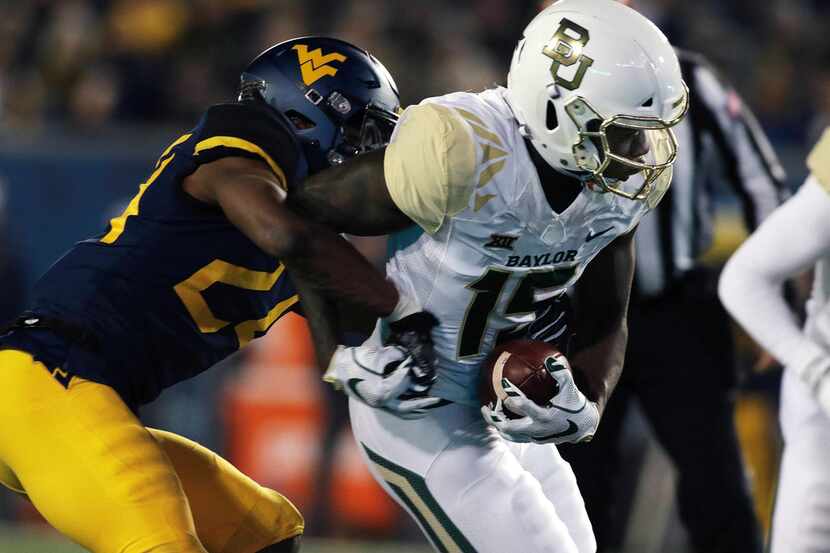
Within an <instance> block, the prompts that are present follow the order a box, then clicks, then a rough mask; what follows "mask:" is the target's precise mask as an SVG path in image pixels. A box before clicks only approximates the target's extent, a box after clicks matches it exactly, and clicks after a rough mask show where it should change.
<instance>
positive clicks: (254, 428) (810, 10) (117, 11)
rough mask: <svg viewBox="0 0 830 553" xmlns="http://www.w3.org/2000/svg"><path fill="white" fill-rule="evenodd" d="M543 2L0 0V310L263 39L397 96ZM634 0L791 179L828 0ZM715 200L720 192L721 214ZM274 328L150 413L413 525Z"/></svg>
mask: <svg viewBox="0 0 830 553" xmlns="http://www.w3.org/2000/svg"><path fill="white" fill-rule="evenodd" d="M542 4H543V2H539V1H538V0H453V1H450V0H417V1H401V0H337V1H335V0H303V1H291V0H119V1H106V0H0V37H2V38H1V39H0V212H2V215H0V225H2V232H0V286H2V290H3V293H2V296H0V318H2V319H4V320H5V319H8V318H11V317H13V316H14V315H15V314H16V313H17V312H18V311H19V310H20V309H21V308H22V307H23V306H24V305H25V301H26V296H27V291H28V290H29V289H30V288H31V285H32V283H33V282H34V280H35V279H36V278H37V276H38V275H39V274H41V273H42V272H43V271H44V270H45V269H46V268H47V267H48V265H49V263H50V262H51V261H53V260H54V259H55V258H56V257H57V256H58V255H59V254H60V252H61V251H64V250H65V249H67V248H68V247H69V246H70V245H71V244H72V243H73V242H74V241H76V240H79V239H83V238H86V237H87V236H90V235H92V234H94V233H97V232H99V231H100V230H101V229H103V228H104V225H105V224H106V221H107V220H108V219H109V218H110V217H111V216H112V215H113V214H115V213H118V212H119V211H120V210H121V208H122V207H123V205H124V203H125V202H126V201H127V200H128V199H129V197H130V196H131V195H132V194H133V193H134V191H135V190H136V188H137V186H138V183H139V182H141V180H142V179H143V178H144V176H145V174H146V171H147V169H148V168H149V167H150V164H151V163H152V161H153V160H154V159H155V157H156V155H157V152H159V151H161V150H162V149H163V148H164V146H165V145H166V143H167V142H168V141H169V139H170V138H171V137H173V136H177V135H178V134H180V133H179V131H180V130H181V129H182V128H188V127H190V126H192V125H193V124H194V123H195V122H196V120H197V119H198V117H199V115H200V114H201V112H202V111H203V110H204V109H205V108H206V107H207V106H208V105H210V104H212V103H217V102H221V101H225V100H228V99H231V98H233V97H234V94H235V90H236V86H237V82H238V77H239V73H240V71H241V70H242V69H243V68H244V67H245V65H246V64H247V62H248V61H249V60H250V59H252V58H253V57H254V56H255V55H256V54H258V53H259V52H260V51H262V50H263V49H265V48H266V47H268V46H269V45H271V44H274V43H276V42H279V41H282V40H285V39H288V38H291V37H294V36H298V35H306V34H329V35H334V36H337V37H340V38H343V39H345V40H349V41H351V42H354V43H356V44H358V45H360V46H362V47H365V48H366V49H368V50H369V51H371V52H372V53H373V54H375V55H376V56H377V57H378V58H379V59H380V60H381V61H383V62H384V64H385V65H386V66H387V67H388V68H389V69H390V71H391V72H392V74H393V75H394V76H395V79H396V80H397V83H398V85H399V87H400V91H401V96H402V100H403V104H404V105H406V104H410V103H414V102H417V101H419V100H420V99H422V98H424V97H427V96H431V95H437V94H442V93H445V92H448V91H452V90H478V89H482V88H485V87H488V86H493V85H495V84H503V83H504V82H505V78H506V72H507V68H508V65H509V61H510V55H511V52H512V49H513V47H514V45H515V43H516V41H517V39H518V38H519V36H520V33H521V30H522V28H523V27H524V25H525V24H526V23H527V22H528V21H529V20H530V19H531V18H532V17H533V15H534V14H535V13H536V12H537V11H538V10H539V8H540V7H541V5H542ZM635 7H636V8H638V9H640V10H641V11H642V12H644V13H645V14H646V15H647V16H649V17H650V18H651V19H652V20H654V21H655V22H656V23H657V24H658V26H660V27H661V28H662V29H663V30H664V32H666V34H667V35H668V36H669V38H670V39H671V40H672V41H673V42H674V43H675V44H676V45H677V46H679V47H684V48H688V49H691V50H694V51H697V52H700V53H703V54H705V55H706V56H707V57H708V58H709V60H710V61H712V62H713V64H714V65H715V66H716V67H717V68H718V69H719V70H720V72H721V73H722V75H724V76H725V78H726V79H727V80H728V81H729V82H731V83H732V84H733V85H734V86H735V88H736V89H737V91H738V92H739V93H740V94H741V95H742V96H743V98H744V99H745V100H746V102H747V103H748V104H749V105H750V107H751V108H752V109H753V110H754V111H755V113H756V115H757V116H758V118H759V120H760V122H761V124H762V125H763V127H764V129H765V130H766V131H767V133H768V135H769V137H770V139H771V141H772V143H773V145H774V147H775V148H776V150H777V152H778V153H779V155H780V156H781V158H782V161H783V162H784V165H785V166H786V169H787V170H788V178H789V182H790V184H791V185H792V186H793V187H794V186H797V184H798V183H799V182H800V180H801V178H802V177H803V176H804V174H805V173H806V169H805V167H804V163H803V159H804V156H805V155H806V153H807V151H808V149H809V147H810V145H811V144H812V143H813V142H814V141H815V140H816V138H817V136H818V134H819V133H820V131H821V130H822V129H823V128H824V127H825V126H826V125H828V124H830V41H828V40H826V37H825V34H826V29H828V28H830V3H828V2H826V1H824V0H770V1H768V2H755V1H751V0H731V1H728V2H724V1H722V0H697V1H695V2H688V1H684V0H638V1H637V2H635ZM729 205H730V204H729V201H728V200H727V199H724V202H723V207H724V212H725V213H728V212H729ZM727 226H728V225H727ZM727 242H728V240H727ZM733 242H734V240H733ZM373 247H374V249H372V248H373ZM367 248H370V249H369V250H367V251H373V252H375V253H376V252H377V251H379V250H378V247H377V244H367ZM722 258H723V253H721V254H720V256H717V255H716V256H713V257H712V260H713V262H715V263H717V262H719V261H722ZM282 327H283V328H276V329H275V331H274V332H272V335H271V336H269V337H268V338H266V339H265V340H263V341H262V342H263V345H260V346H259V347H257V348H252V351H251V352H249V353H248V355H247V356H246V357H244V358H237V359H233V360H231V362H230V363H228V367H226V368H225V369H224V370H222V369H220V370H217V371H213V372H212V373H211V374H208V375H207V376H205V377H204V378H201V379H199V380H198V381H196V382H194V383H188V384H185V385H183V386H180V387H179V388H178V389H176V390H173V391H171V392H169V393H167V394H165V396H164V398H163V399H162V400H161V401H160V402H159V403H158V404H157V405H155V406H153V407H152V408H151V409H149V410H148V412H147V416H148V419H149V420H150V421H151V422H153V423H154V424H158V425H159V426H163V427H165V428H169V429H171V430H174V431H178V432H181V433H183V434H185V435H188V436H190V437H192V438H195V439H197V440H200V441H202V442H205V443H206V444H207V445H209V446H211V447H214V448H216V449H218V450H220V451H223V452H224V453H225V454H227V455H228V456H229V457H230V458H231V459H232V460H233V461H235V462H237V463H238V464H239V465H240V466H241V467H242V468H243V469H245V470H246V471H248V472H250V473H252V474H253V475H254V476H256V477H258V478H261V479H263V480H264V481H266V483H271V484H273V485H275V486H278V487H280V488H281V489H282V490H284V491H286V492H287V494H288V495H289V496H291V495H292V494H294V496H295V497H296V498H297V500H298V503H300V504H301V505H302V506H303V507H305V508H306V514H307V516H308V518H309V520H310V522H311V524H310V532H311V533H313V534H315V535H325V536H352V537H354V536H357V537H361V538H367V537H380V538H386V539H390V538H391V539H404V540H405V539H407V538H408V539H410V540H414V541H416V542H417V541H421V540H422V538H420V536H419V535H418V534H417V532H416V531H415V530H414V529H413V528H412V527H411V525H409V523H407V522H405V521H402V520H401V517H400V513H399V512H398V511H397V508H396V507H395V506H394V505H392V504H390V503H389V502H388V500H386V499H385V498H384V496H383V495H382V494H381V493H380V492H379V491H378V490H377V489H376V488H374V485H373V483H372V482H371V480H370V478H369V477H368V475H366V474H365V473H364V472H362V468H361V465H360V460H359V458H358V456H357V454H356V452H355V451H354V450H353V448H352V447H351V445H350V441H349V439H348V434H346V433H345V432H344V426H343V425H344V422H345V419H344V417H345V414H344V405H343V399H342V397H340V396H338V395H332V394H331V393H330V392H328V391H327V390H325V389H324V388H322V387H321V386H319V385H318V378H317V376H316V375H315V374H314V373H313V371H312V370H311V369H310V368H309V361H308V359H309V355H310V353H309V351H308V349H307V337H306V335H305V334H304V329H303V328H302V325H301V324H300V323H298V322H297V321H293V320H290V321H288V322H286V323H285V324H284V325H282ZM287 344H290V345H291V346H290V347H288V346H287ZM744 362H745V364H747V366H750V365H752V363H753V358H752V357H751V356H749V355H748V356H747V357H746V359H745V361H744ZM770 389H774V386H772V387H771V388H770ZM769 420H770V422H769V425H770V427H774V419H772V418H770V419H769ZM773 441H774V440H773ZM765 470H767V472H769V471H770V470H772V469H769V468H767V469H765ZM8 495H9V494H0V519H2V518H6V519H8V520H30V521H31V520H36V517H35V516H34V514H33V513H32V512H31V511H30V510H28V509H27V508H26V506H25V504H23V503H22V502H18V501H12V500H11V499H10V498H9V497H7V496H8ZM767 499H768V498H767ZM767 499H764V500H763V501H761V505H762V507H761V508H760V510H759V512H760V514H761V515H762V516H765V510H764V509H765V508H764V507H763V505H765V504H766V503H765V502H766V501H767ZM356 505H359V506H360V507H359V508H358V507H355V506H356ZM677 551H680V549H677Z"/></svg>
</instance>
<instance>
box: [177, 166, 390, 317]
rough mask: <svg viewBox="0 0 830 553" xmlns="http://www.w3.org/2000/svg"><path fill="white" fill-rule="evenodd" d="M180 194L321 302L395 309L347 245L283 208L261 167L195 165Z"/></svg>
mask: <svg viewBox="0 0 830 553" xmlns="http://www.w3.org/2000/svg"><path fill="white" fill-rule="evenodd" d="M184 189H185V190H186V191H187V192H188V193H189V194H190V195H192V196H194V197H195V198H197V199H199V200H201V201H203V202H206V203H208V204H212V205H217V206H219V207H220V208H221V209H222V210H223V211H224V213H225V215H226V216H227V217H228V219H229V220H230V221H231V223H233V224H234V225H236V227H237V228H239V229H240V230H241V231H242V232H243V233H244V234H245V235H246V236H247V237H248V238H250V239H251V241H253V242H254V243H255V244H256V245H257V246H259V247H260V248H261V249H262V250H263V251H265V252H268V253H269V254H271V255H273V256H275V257H279V258H280V259H282V260H283V261H285V262H286V265H289V266H290V267H291V272H292V273H293V274H295V275H296V276H297V277H298V278H301V279H303V280H305V281H306V283H307V284H309V286H311V287H313V288H314V289H316V290H319V291H320V292H321V293H322V294H324V295H325V296H326V297H336V298H338V299H339V300H342V301H345V302H347V303H351V304H354V305H359V306H362V307H364V308H366V309H367V310H369V311H370V312H372V313H373V314H374V315H376V316H378V317H384V316H387V315H389V314H390V313H391V312H392V311H393V310H394V309H395V306H396V304H397V302H398V293H397V290H395V287H394V286H393V285H392V284H391V283H390V282H389V281H387V280H386V279H385V278H384V276H383V275H382V274H381V273H380V272H378V271H377V270H376V269H375V268H374V267H372V265H371V264H370V263H369V262H368V261H367V260H366V259H365V258H364V257H363V256H362V255H360V254H359V253H358V252H357V251H356V250H355V249H354V247H352V245H351V244H349V243H348V242H347V241H346V240H344V239H343V238H341V237H340V236H338V235H337V234H336V233H335V232H333V231H332V230H330V229H329V228H327V227H325V226H323V225H321V224H319V223H317V222H315V221H309V220H308V219H306V218H304V217H302V216H300V215H298V214H296V213H294V212H293V211H291V210H290V209H288V208H287V207H286V205H285V191H284V189H283V187H282V186H281V183H280V181H279V180H278V178H277V177H276V175H274V173H272V172H271V171H270V169H269V168H268V166H267V165H265V164H264V163H262V162H260V161H257V160H252V159H248V158H242V157H228V158H222V159H219V160H217V161H214V162H212V163H209V164H206V165H202V166H200V167H199V169H198V170H197V171H196V172H195V173H193V174H192V175H190V176H189V177H187V178H186V179H185V181H184Z"/></svg>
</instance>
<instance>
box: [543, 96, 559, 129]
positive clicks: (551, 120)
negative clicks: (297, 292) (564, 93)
mask: <svg viewBox="0 0 830 553" xmlns="http://www.w3.org/2000/svg"><path fill="white" fill-rule="evenodd" d="M545 126H546V127H547V128H548V130H549V131H555V130H556V128H557V127H558V126H559V117H557V115H556V106H554V105H553V102H552V101H551V100H548V109H547V113H546V114H545Z"/></svg>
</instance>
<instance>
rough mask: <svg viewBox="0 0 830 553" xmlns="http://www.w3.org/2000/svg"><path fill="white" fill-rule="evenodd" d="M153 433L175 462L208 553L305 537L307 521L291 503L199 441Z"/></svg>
mask: <svg viewBox="0 0 830 553" xmlns="http://www.w3.org/2000/svg"><path fill="white" fill-rule="evenodd" d="M149 430H150V433H151V434H152V436H153V437H154V438H155V439H156V441H158V443H159V444H160V445H161V447H162V449H164V451H165V453H166V454H167V456H168V457H169V458H170V460H171V462H172V463H173V467H174V468H175V470H176V473H177V474H178V476H179V479H180V480H181V483H182V486H183V488H184V491H185V494H186V495H187V499H188V501H189V503H190V509H191V512H192V513H193V519H194V521H195V523H196V532H197V534H198V535H199V539H200V540H201V542H202V544H204V546H205V548H206V549H207V550H208V552H209V553H256V552H258V551H260V550H262V549H265V548H266V547H267V546H269V545H271V544H274V543H277V542H280V541H282V540H285V539H288V538H291V537H294V536H296V535H298V534H302V532H303V518H302V516H301V515H300V512H299V511H298V510H297V508H296V507H294V505H293V504H292V503H291V502H290V501H289V500H288V499H286V498H285V497H283V496H282V495H280V494H279V493H277V492H275V491H274V490H271V489H268V488H266V487H263V486H260V485H259V484H257V483H256V482H255V481H254V480H252V479H251V478H249V477H247V476H246V475H244V474H243V473H242V472H240V471H239V470H238V469H237V468H236V467H234V466H233V465H232V464H231V463H229V462H228V461H226V460H225V459H223V458H222V457H220V456H219V455H217V454H216V453H214V452H213V451H211V450H209V449H207V448H205V447H203V446H201V445H199V444H197V443H196V442H193V441H191V440H188V439H186V438H183V437H181V436H179V435H177V434H173V433H170V432H165V431H162V430H156V429H149Z"/></svg>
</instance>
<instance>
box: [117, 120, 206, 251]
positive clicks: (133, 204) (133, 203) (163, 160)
mask: <svg viewBox="0 0 830 553" xmlns="http://www.w3.org/2000/svg"><path fill="white" fill-rule="evenodd" d="M190 137H191V134H184V135H182V136H180V137H179V138H177V139H176V140H175V141H174V142H173V143H172V144H170V145H169V146H168V147H167V149H166V150H164V152H162V154H161V156H159V158H158V161H156V165H155V170H154V171H153V173H152V174H151V175H150V178H149V179H147V181H146V182H144V183H142V184H141V186H139V187H138V194H136V195H135V196H134V197H133V199H132V200H130V203H129V204H127V207H126V209H124V212H123V213H121V215H119V216H118V217H116V218H115V219H112V220H111V221H110V230H109V232H107V233H106V234H105V235H104V237H103V238H101V242H103V243H104V244H112V243H113V242H115V241H116V240H118V237H120V236H121V234H122V233H123V232H124V228H125V227H126V225H127V218H129V217H132V216H133V215H138V208H139V203H140V202H141V197H142V196H143V195H144V192H146V191H147V188H148V187H149V186H150V185H151V184H153V181H155V180H156V179H157V178H158V177H159V175H161V174H162V172H164V169H165V168H166V167H167V166H168V165H169V164H170V162H171V161H173V158H174V157H176V154H173V155H172V156H170V157H166V156H167V155H168V154H169V153H170V151H171V150H172V149H173V148H175V147H176V146H178V145H179V144H181V143H182V142H184V141H185V140H187V139H188V138H190Z"/></svg>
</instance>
